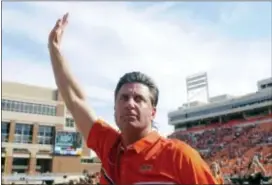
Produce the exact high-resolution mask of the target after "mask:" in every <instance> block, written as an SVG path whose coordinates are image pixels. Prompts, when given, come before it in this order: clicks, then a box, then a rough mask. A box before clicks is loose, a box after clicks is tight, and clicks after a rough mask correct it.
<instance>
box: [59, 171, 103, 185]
mask: <svg viewBox="0 0 272 185" xmlns="http://www.w3.org/2000/svg"><path fill="white" fill-rule="evenodd" d="M83 175H84V177H83V178H78V179H70V180H68V181H67V182H65V183H62V184H58V185H79V184H82V185H84V184H88V185H90V184H93V185H95V184H99V179H100V173H99V172H96V173H89V172H88V171H86V170H85V171H83ZM66 178H68V177H65V179H66Z"/></svg>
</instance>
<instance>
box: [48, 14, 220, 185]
mask: <svg viewBox="0 0 272 185" xmlns="http://www.w3.org/2000/svg"><path fill="white" fill-rule="evenodd" d="M67 23H68V14H65V15H64V16H63V17H62V18H61V19H59V20H58V21H57V23H56V25H55V26H54V28H53V29H52V31H51V33H50V36H49V43H48V47H49V53H50V57H51V62H52V68H53V72H54V76H55V81H56V84H57V87H58V89H59V91H60V93H61V95H62V97H63V99H64V101H65V103H66V106H67V108H68V109H69V110H70V112H71V114H72V116H73V118H74V120H75V122H76V125H77V127H78V128H79V130H80V131H81V133H82V135H83V136H84V139H85V140H86V143H87V145H88V147H89V148H91V149H92V150H94V151H95V152H96V153H97V155H98V156H99V158H100V159H101V161H102V173H103V175H102V177H101V183H102V184H136V183H140V184H145V183H148V184H150V183H156V184H157V183H160V184H216V181H215V179H214V177H213V176H212V174H211V171H210V169H209V167H208V165H207V164H206V163H205V162H204V161H203V160H202V158H201V157H200V155H199V154H198V152H197V151H196V150H194V149H193V148H192V147H190V146H189V145H187V144H186V143H184V142H181V141H179V140H173V139H166V138H164V137H162V136H160V135H159V134H158V133H157V132H156V131H153V130H152V122H153V120H154V118H155V115H156V108H157V104H158V98H159V89H158V87H157V86H156V84H155V82H154V81H153V80H152V79H151V78H150V77H149V76H147V75H146V74H143V73H141V72H130V73H126V74H124V75H123V76H122V77H121V78H120V80H119V82H118V84H117V86H116V88H115V92H114V95H115V96H114V100H115V101H114V110H113V111H114V116H115V121H116V124H117V126H118V127H119V129H120V132H117V131H116V130H114V129H113V128H111V127H110V126H109V124H108V123H106V122H105V121H103V120H102V119H98V118H97V117H96V115H95V113H94V111H93V110H92V109H91V108H89V107H88V105H87V102H86V95H85V94H84V93H83V91H82V89H81V88H80V86H79V85H78V83H77V82H76V81H75V79H74V78H73V76H72V74H71V73H70V71H69V68H68V65H67V61H66V60H65V59H64V57H63V56H62V54H61V51H60V42H61V39H62V35H63V32H64V29H65V27H66V26H67Z"/></svg>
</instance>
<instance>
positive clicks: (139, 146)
mask: <svg viewBox="0 0 272 185" xmlns="http://www.w3.org/2000/svg"><path fill="white" fill-rule="evenodd" d="M159 138H160V135H159V133H158V132H157V131H151V132H150V133H149V134H148V135H147V136H145V137H144V138H142V139H140V140H138V141H136V142H135V143H133V144H132V145H130V146H128V147H127V150H131V149H132V150H135V151H136V152H137V153H140V152H142V151H143V150H145V149H146V148H148V147H150V146H152V145H153V144H154V143H155V142H156V141H158V139H159ZM120 147H121V149H124V147H123V145H122V144H121V146H120Z"/></svg>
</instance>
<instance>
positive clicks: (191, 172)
mask: <svg viewBox="0 0 272 185" xmlns="http://www.w3.org/2000/svg"><path fill="white" fill-rule="evenodd" d="M177 150H178V151H177V153H178V155H177V156H179V159H178V160H179V162H178V166H177V168H178V170H177V171H178V173H179V177H180V183H181V184H218V182H217V181H216V180H215V178H214V177H213V175H212V173H211V170H210V168H209V166H208V165H207V163H206V162H205V161H204V160H203V159H202V158H201V156H200V154H199V153H198V152H197V151H196V150H195V149H193V148H192V147H190V146H189V145H188V144H186V143H184V142H178V143H177Z"/></svg>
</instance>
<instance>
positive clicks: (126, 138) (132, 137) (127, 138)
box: [122, 129, 152, 147]
mask: <svg viewBox="0 0 272 185" xmlns="http://www.w3.org/2000/svg"><path fill="white" fill-rule="evenodd" d="M150 132H152V129H146V130H144V131H142V132H139V133H137V132H135V131H134V132H126V133H122V140H123V144H124V146H125V147H127V146H129V145H132V144H133V143H135V142H137V141H139V140H140V139H142V138H144V137H146V136H147V135H148V134H149V133H150Z"/></svg>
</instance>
